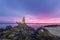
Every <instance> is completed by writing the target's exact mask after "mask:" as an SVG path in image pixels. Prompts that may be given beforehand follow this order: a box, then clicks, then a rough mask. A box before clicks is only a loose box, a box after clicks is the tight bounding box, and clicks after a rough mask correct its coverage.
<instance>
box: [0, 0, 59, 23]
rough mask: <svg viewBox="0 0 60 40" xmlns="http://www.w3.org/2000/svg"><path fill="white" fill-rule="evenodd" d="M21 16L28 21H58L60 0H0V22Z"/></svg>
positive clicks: (17, 19) (11, 20)
mask: <svg viewBox="0 0 60 40" xmlns="http://www.w3.org/2000/svg"><path fill="white" fill-rule="evenodd" d="M23 16H25V17H26V20H27V22H30V23H31V22H33V23H36V22H37V23H38V22H39V23H40V22H41V23H60V21H59V20H60V0H0V23H1V22H16V21H20V19H21V18H22V17H23ZM38 20H39V21H38Z"/></svg>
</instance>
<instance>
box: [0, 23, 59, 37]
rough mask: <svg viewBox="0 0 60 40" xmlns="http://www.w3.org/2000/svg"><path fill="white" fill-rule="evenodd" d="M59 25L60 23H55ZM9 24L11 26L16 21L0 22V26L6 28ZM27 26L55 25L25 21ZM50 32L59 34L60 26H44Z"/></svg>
mask: <svg viewBox="0 0 60 40" xmlns="http://www.w3.org/2000/svg"><path fill="white" fill-rule="evenodd" d="M57 24H59V25H60V23H57ZM9 25H11V26H12V27H14V26H17V25H18V24H16V23H2V24H0V28H6V26H9ZM27 25H28V26H30V27H33V28H39V27H43V26H45V25H56V23H27ZM45 29H47V30H48V31H49V32H50V33H52V34H54V35H57V36H60V26H59V27H45Z"/></svg>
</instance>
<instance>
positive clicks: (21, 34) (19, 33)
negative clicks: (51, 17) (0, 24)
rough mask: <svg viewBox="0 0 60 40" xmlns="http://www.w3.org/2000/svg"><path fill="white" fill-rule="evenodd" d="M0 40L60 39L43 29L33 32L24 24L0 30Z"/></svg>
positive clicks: (32, 29)
mask: <svg viewBox="0 0 60 40" xmlns="http://www.w3.org/2000/svg"><path fill="white" fill-rule="evenodd" d="M0 31H1V32H0V40H60V37H58V36H56V35H53V34H51V33H50V32H49V31H48V30H47V29H45V28H42V27H40V28H38V29H37V30H35V29H34V28H32V27H29V26H28V25H26V24H21V25H18V26H15V27H11V26H7V27H6V29H4V30H2V29H0Z"/></svg>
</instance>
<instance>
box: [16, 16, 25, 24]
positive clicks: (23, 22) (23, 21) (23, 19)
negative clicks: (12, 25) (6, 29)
mask: <svg viewBox="0 0 60 40" xmlns="http://www.w3.org/2000/svg"><path fill="white" fill-rule="evenodd" d="M16 23H17V24H25V17H23V18H22V22H20V23H19V22H16Z"/></svg>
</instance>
